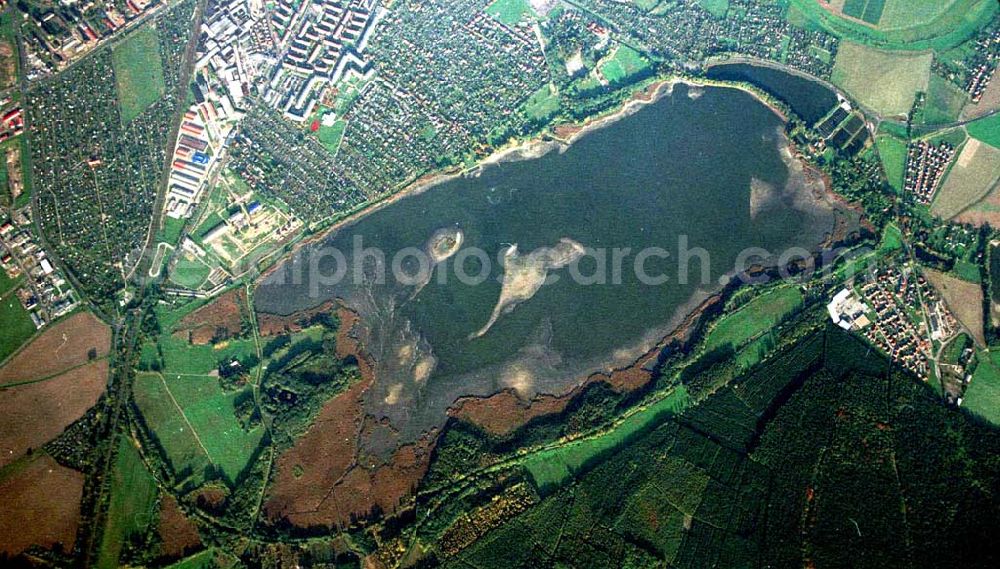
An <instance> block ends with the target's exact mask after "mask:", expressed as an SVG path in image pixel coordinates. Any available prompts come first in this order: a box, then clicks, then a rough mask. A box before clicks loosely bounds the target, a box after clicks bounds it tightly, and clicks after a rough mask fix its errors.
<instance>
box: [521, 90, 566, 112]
mask: <svg viewBox="0 0 1000 569" xmlns="http://www.w3.org/2000/svg"><path fill="white" fill-rule="evenodd" d="M559 104H560V103H559V95H558V94H556V93H553V89H552V88H551V87H550V86H548V85H545V86H544V87H542V88H541V89H539V90H537V91H535V92H534V93H533V94H532V95H531V97H529V98H528V102H527V103H525V109H524V110H525V112H527V113H528V116H529V117H531V118H532V119H535V120H543V119H547V118H549V117H551V116H552V115H554V114H556V113H557V112H559Z"/></svg>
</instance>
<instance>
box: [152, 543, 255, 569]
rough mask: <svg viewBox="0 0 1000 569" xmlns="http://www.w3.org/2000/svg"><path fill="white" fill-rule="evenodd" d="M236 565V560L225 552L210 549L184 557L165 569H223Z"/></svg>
mask: <svg viewBox="0 0 1000 569" xmlns="http://www.w3.org/2000/svg"><path fill="white" fill-rule="evenodd" d="M238 563H239V562H238V560H236V559H235V558H233V557H232V556H231V555H229V554H228V553H226V552H225V551H223V550H221V549H215V548H212V549H206V550H205V551H202V552H200V553H195V554H194V555H192V556H190V557H185V558H184V559H181V560H180V561H178V562H177V563H174V564H173V565H170V566H168V567H167V569H225V568H227V567H235V566H237V564H238Z"/></svg>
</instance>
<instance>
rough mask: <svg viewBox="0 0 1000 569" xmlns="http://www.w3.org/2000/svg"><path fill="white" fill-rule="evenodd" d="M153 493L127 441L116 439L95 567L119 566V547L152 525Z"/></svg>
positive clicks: (151, 480) (148, 476)
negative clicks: (113, 468) (106, 509)
mask: <svg viewBox="0 0 1000 569" xmlns="http://www.w3.org/2000/svg"><path fill="white" fill-rule="evenodd" d="M157 492H158V489H157V487H156V480H155V479H154V478H153V476H152V475H151V474H150V473H149V471H148V470H146V465H145V464H143V462H142V457H140V456H139V452H138V451H137V450H136V448H135V447H134V446H132V443H131V441H130V440H129V439H128V438H127V437H124V436H122V437H119V445H118V456H117V457H116V461H115V471H114V474H113V476H112V478H111V501H110V503H109V504H108V513H107V525H105V526H104V531H103V532H102V534H101V549H100V551H99V552H98V556H97V565H96V566H97V567H99V568H107V569H113V568H115V567H120V566H121V565H122V564H121V563H120V557H121V553H122V549H123V546H124V545H125V544H126V543H127V542H128V541H129V539H131V538H133V537H141V536H143V535H144V534H145V532H146V530H147V529H148V528H149V525H150V523H151V522H152V521H153V516H154V510H155V507H156V495H157Z"/></svg>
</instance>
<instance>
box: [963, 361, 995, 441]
mask: <svg viewBox="0 0 1000 569" xmlns="http://www.w3.org/2000/svg"><path fill="white" fill-rule="evenodd" d="M998 355H1000V354H996V353H991V352H987V351H982V352H979V365H978V366H976V371H975V373H974V374H973V376H972V381H971V382H970V383H969V386H968V387H967V388H966V390H965V399H964V401H963V402H962V406H963V407H965V408H966V409H968V410H969V411H971V412H973V413H975V414H976V415H979V416H981V417H983V418H984V419H986V420H988V421H990V422H992V423H994V424H997V425H1000V361H998V360H1000V357H998Z"/></svg>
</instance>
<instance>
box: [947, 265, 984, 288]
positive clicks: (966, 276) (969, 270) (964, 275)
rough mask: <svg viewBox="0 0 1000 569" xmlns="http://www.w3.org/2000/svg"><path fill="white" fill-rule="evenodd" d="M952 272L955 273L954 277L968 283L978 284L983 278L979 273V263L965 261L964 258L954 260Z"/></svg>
mask: <svg viewBox="0 0 1000 569" xmlns="http://www.w3.org/2000/svg"><path fill="white" fill-rule="evenodd" d="M952 272H953V273H955V276H956V277H958V278H960V279H962V280H963V281H968V282H970V283H976V284H979V283H980V282H982V280H983V279H982V276H981V275H980V274H979V265H977V264H975V263H972V262H969V261H966V260H965V259H958V260H957V261H955V266H954V268H953V269H952Z"/></svg>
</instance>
